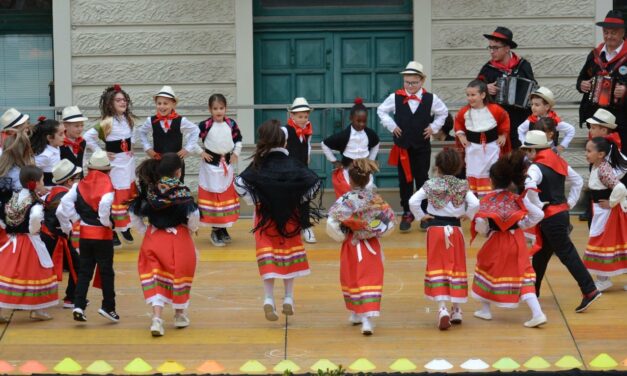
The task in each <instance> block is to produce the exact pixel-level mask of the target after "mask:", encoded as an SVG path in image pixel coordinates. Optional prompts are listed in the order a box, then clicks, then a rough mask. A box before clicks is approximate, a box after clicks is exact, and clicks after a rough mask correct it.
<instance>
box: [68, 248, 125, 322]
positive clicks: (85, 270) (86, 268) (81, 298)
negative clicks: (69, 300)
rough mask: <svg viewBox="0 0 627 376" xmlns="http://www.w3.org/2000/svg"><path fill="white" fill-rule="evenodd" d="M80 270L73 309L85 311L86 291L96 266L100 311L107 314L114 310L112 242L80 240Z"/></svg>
mask: <svg viewBox="0 0 627 376" xmlns="http://www.w3.org/2000/svg"><path fill="white" fill-rule="evenodd" d="M79 248H80V250H81V254H80V265H81V266H80V269H79V272H78V282H77V284H76V294H75V297H74V307H76V308H81V309H83V310H84V309H85V307H87V300H86V299H87V290H89V282H90V281H91V279H92V277H93V275H94V268H95V267H96V266H98V269H99V270H100V278H101V279H102V305H101V307H102V309H104V310H105V311H107V312H110V311H114V310H115V285H114V277H115V273H114V272H113V241H112V240H91V239H80V240H79Z"/></svg>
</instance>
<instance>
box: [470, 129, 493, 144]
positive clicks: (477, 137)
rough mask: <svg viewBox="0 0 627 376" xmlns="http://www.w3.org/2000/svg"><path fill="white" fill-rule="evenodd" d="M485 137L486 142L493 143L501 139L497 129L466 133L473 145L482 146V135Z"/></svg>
mask: <svg viewBox="0 0 627 376" xmlns="http://www.w3.org/2000/svg"><path fill="white" fill-rule="evenodd" d="M482 134H483V135H485V138H486V140H485V142H486V143H488V142H492V141H496V140H497V139H498V138H499V132H498V131H497V129H496V128H492V129H490V130H488V131H485V132H473V131H469V130H467V131H466V139H467V140H468V141H470V142H472V143H473V144H480V143H481V135H482Z"/></svg>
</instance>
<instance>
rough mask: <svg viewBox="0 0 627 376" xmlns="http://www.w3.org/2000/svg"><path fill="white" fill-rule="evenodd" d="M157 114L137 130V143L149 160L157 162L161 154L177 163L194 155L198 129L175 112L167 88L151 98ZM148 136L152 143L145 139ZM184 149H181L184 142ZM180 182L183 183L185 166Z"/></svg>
mask: <svg viewBox="0 0 627 376" xmlns="http://www.w3.org/2000/svg"><path fill="white" fill-rule="evenodd" d="M154 100H155V105H156V106H157V114H156V115H154V116H150V117H148V118H147V119H146V121H145V122H144V124H142V125H140V126H139V127H138V129H137V132H138V133H139V140H140V141H141V143H142V145H143V147H144V151H145V152H146V154H148V156H149V157H150V158H154V159H159V158H161V156H162V155H163V154H164V153H176V154H177V155H178V156H179V157H180V158H181V159H183V158H185V157H187V156H188V155H189V153H195V152H198V150H197V149H198V147H197V146H196V144H197V142H198V127H197V126H196V124H194V123H192V122H191V121H189V120H187V118H185V117H183V116H181V115H179V114H178V113H177V112H176V105H177V104H178V99H177V98H176V95H175V94H174V90H172V88H171V87H170V86H163V87H162V88H161V90H159V92H157V94H155V96H154ZM150 134H152V142H151V141H150V139H149V138H148V135H150ZM185 138H186V139H187V140H186V142H185V147H183V141H184V139H185ZM182 166H183V167H182V169H181V179H180V180H181V182H182V181H184V180H185V163H183V165H182Z"/></svg>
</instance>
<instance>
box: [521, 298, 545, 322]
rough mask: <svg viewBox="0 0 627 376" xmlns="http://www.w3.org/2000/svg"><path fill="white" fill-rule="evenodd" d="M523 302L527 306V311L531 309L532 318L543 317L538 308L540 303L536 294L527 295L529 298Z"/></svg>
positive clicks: (540, 309)
mask: <svg viewBox="0 0 627 376" xmlns="http://www.w3.org/2000/svg"><path fill="white" fill-rule="evenodd" d="M525 302H526V303H527V305H528V306H529V309H531V315H532V317H538V316H541V315H543V313H542V308H541V307H540V301H539V300H538V297H537V296H536V294H529V297H527V298H526V299H525Z"/></svg>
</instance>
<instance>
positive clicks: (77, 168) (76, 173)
mask: <svg viewBox="0 0 627 376" xmlns="http://www.w3.org/2000/svg"><path fill="white" fill-rule="evenodd" d="M81 172H83V169H82V168H80V167H76V169H75V170H74V173H73V174H72V175H69V176H66V177H64V178H61V179H58V180H57V179H55V178H52V182H53V183H54V184H61V183H63V182H64V181H67V180H68V179H69V178H71V177H72V176H76V175H78V174H80V173H81Z"/></svg>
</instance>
